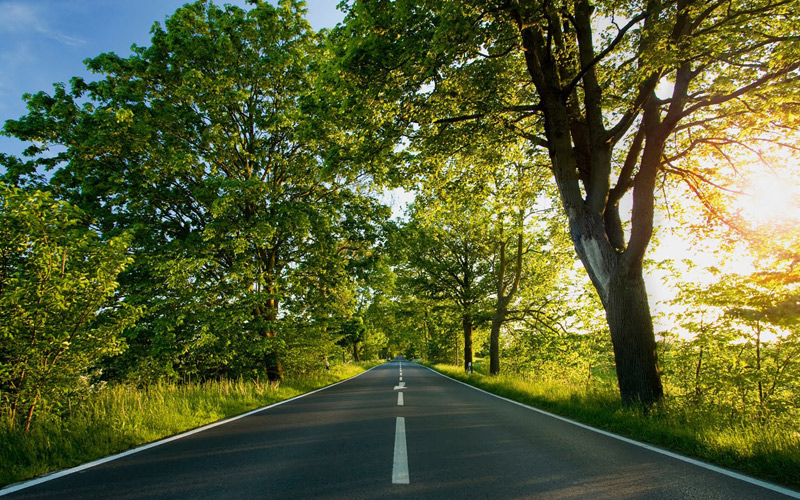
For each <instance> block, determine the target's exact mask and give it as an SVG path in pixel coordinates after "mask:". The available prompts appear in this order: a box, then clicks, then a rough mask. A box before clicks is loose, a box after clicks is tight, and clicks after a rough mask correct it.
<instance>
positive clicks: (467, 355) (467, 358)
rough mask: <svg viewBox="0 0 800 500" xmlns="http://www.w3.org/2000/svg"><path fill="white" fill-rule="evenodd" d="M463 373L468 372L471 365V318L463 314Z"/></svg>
mask: <svg viewBox="0 0 800 500" xmlns="http://www.w3.org/2000/svg"><path fill="white" fill-rule="evenodd" d="M462 319H463V321H462V323H463V326H464V371H469V368H470V366H471V365H472V316H471V315H470V314H464V317H463V318H462Z"/></svg>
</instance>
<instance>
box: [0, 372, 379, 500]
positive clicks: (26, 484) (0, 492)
mask: <svg viewBox="0 0 800 500" xmlns="http://www.w3.org/2000/svg"><path fill="white" fill-rule="evenodd" d="M379 366H382V365H376V366H373V367H372V368H370V369H369V370H365V371H363V372H361V373H359V374H358V375H353V376H352V377H350V378H346V379H344V380H340V381H338V382H336V383H333V384H331V385H326V386H325V387H320V388H319V389H316V390H313V391H311V392H307V393H305V394H300V395H299V396H295V397H293V398H289V399H284V400H283V401H278V402H277V403H273V404H271V405H269V406H264V407H261V408H257V409H255V410H251V411H249V412H247V413H242V414H241V415H236V416H235V417H230V418H226V419H225V420H218V421H217V422H212V423H210V424H207V425H204V426H202V427H198V428H196V429H192V430H190V431H186V432H183V433H181V434H176V435H174V436H170V437H167V438H164V439H160V440H158V441H153V442H152V443H147V444H145V445H142V446H139V447H138V448H133V449H131V450H128V451H123V452H122V453H117V454H116V455H109V456H107V457H104V458H100V459H97V460H95V461H93V462H87V463H85V464H81V465H78V466H75V467H72V468H70V469H63V470H60V471H56V472H51V473H49V474H46V475H44V476H40V477H37V478H34V479H30V480H28V481H23V482H20V483H15V484H10V485H8V486H6V487H4V488H2V489H0V497H2V496H5V495H10V494H11V493H14V492H17V491H20V490H24V489H26V488H30V487H32V486H36V485H39V484H42V483H46V482H48V481H52V480H53V479H58V478H60V477H64V476H69V475H70V474H75V473H76V472H81V471H85V470H86V469H91V468H92V467H97V466H98V465H102V464H105V463H108V462H113V461H114V460H118V459H120V458H124V457H127V456H130V455H134V454H136V453H139V452H142V451H145V450H149V449H150V448H155V447H156V446H161V445H162V444H167V443H170V442H172V441H177V440H178V439H182V438H185V437H188V436H191V435H193V434H197V433H199V432H203V431H205V430H208V429H212V428H214V427H218V426H220V425H225V424H228V423H231V422H233V421H235V420H239V419H242V418H245V417H249V416H250V415H255V414H256V413H260V412H262V411H265V410H269V409H270V408H275V407H276V406H280V405H283V404H286V403H291V402H292V401H296V400H298V399H300V398H304V397H306V396H310V395H312V394H314V393H317V392H320V391H324V390H325V389H330V388H331V387H334V386H337V385H339V384H343V383H344V382H347V381H349V380H353V379H354V378H356V377H360V376H361V375H364V374H365V373H367V372H368V371H372V370H373V369H375V368H377V367H379Z"/></svg>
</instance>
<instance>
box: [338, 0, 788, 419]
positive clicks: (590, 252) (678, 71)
mask: <svg viewBox="0 0 800 500" xmlns="http://www.w3.org/2000/svg"><path fill="white" fill-rule="evenodd" d="M797 10H798V2H797V0H752V1H744V2H736V3H732V2H726V1H712V2H705V1H703V2H700V1H692V0H647V1H639V2H627V1H625V2H622V1H617V0H605V1H598V2H590V1H589V0H562V1H556V2H551V1H535V0H533V1H521V0H462V1H455V2H437V1H434V0H399V1H396V2H391V3H387V2H382V1H379V0H355V1H354V2H352V3H349V4H348V15H347V21H346V25H345V26H344V27H343V28H342V29H341V30H340V31H339V33H338V34H337V37H338V38H337V40H338V41H339V45H340V47H342V48H341V51H340V56H341V61H342V68H343V69H345V70H346V71H348V73H349V75H351V77H350V82H351V83H353V84H355V85H358V86H361V88H362V89H366V90H364V91H363V92H362V93H363V98H362V99H361V102H362V103H363V106H364V107H363V109H362V110H361V111H364V112H366V111H367V110H369V109H372V110H373V111H372V118H373V120H372V122H371V123H372V124H371V125H367V130H369V131H370V132H371V133H375V134H379V135H380V136H382V137H387V136H390V135H392V134H394V137H395V138H396V139H397V140H398V141H399V142H400V143H404V144H406V145H408V146H411V147H414V146H417V149H416V151H418V152H423V151H425V148H426V147H427V145H430V144H431V143H432V141H434V142H436V144H437V146H436V147H438V148H443V147H451V148H453V149H456V148H461V147H469V145H470V144H472V143H475V142H478V141H481V140H484V139H485V137H486V136H487V135H489V134H490V135H491V136H492V137H496V136H497V134H498V133H500V132H499V131H502V132H504V133H508V134H516V135H518V136H522V137H525V138H527V139H529V141H530V144H531V146H532V148H534V151H532V152H531V154H538V153H537V152H536V150H538V151H542V152H546V154H547V155H548V156H549V158H550V163H551V169H552V172H553V175H554V177H555V180H556V183H557V185H558V189H559V193H560V197H561V202H562V206H563V209H564V212H565V214H566V215H567V218H568V220H569V227H570V233H571V236H572V241H573V243H574V247H575V250H576V251H577V253H578V255H579V257H580V259H581V261H582V262H583V264H584V267H585V268H586V270H587V272H588V274H589V276H590V278H591V280H592V283H593V284H594V287H595V289H596V290H597V293H598V295H599V297H600V299H601V301H602V304H603V306H604V308H605V311H606V317H607V321H608V325H609V328H610V331H611V338H612V343H613V348H614V355H615V360H616V367H617V377H618V382H619V387H620V392H621V395H622V399H623V401H625V402H627V403H630V402H635V401H640V402H642V403H645V404H649V403H653V402H656V401H658V400H660V399H661V397H662V396H663V389H662V385H661V378H660V373H659V368H658V360H657V353H656V343H655V338H654V333H653V326H652V319H651V314H650V308H649V304H648V300H647V293H646V289H645V283H644V279H643V277H642V272H643V259H644V256H645V253H646V251H647V248H648V244H649V242H650V240H651V237H652V234H653V214H654V197H655V190H656V186H657V184H658V182H657V181H658V177H659V172H660V171H661V169H662V168H663V165H664V159H665V157H669V158H670V159H671V161H672V165H673V166H674V165H675V164H676V163H679V162H681V161H682V160H683V159H686V158H689V157H691V154H692V148H693V147H695V146H696V145H697V144H700V143H702V141H698V139H702V138H704V137H707V136H708V130H709V129H710V128H713V129H714V132H715V133H721V134H723V135H727V136H728V137H730V138H731V140H733V141H741V140H747V139H748V134H747V130H748V129H747V127H751V126H759V127H780V126H781V117H782V116H785V115H786V114H787V113H789V112H790V111H791V110H795V111H796V106H797V98H796V94H797V92H798V88H800V86H798V85H797V80H798V74H797V71H798V68H800V59H799V58H798V54H800V47H798V45H799V44H800V28H799V27H798V25H797V21H796V12H797ZM376 103H379V106H381V107H378V108H376V107H375V106H376ZM351 109H353V110H357V109H358V108H357V107H354V106H352V105H351ZM375 109H378V110H380V111H382V112H381V113H375V111H374V110H375ZM365 116H366V114H365ZM743 117H745V118H746V117H761V118H760V119H755V118H753V119H743ZM764 118H769V119H764ZM725 123H728V124H729V125H730V127H729V128H726V127H725V126H723V124H725ZM712 125H713V126H712ZM403 137H405V138H406V139H405V140H403V139H402V138H403ZM415 141H417V142H416V143H415ZM414 159H416V158H413V156H412V160H414ZM673 171H677V170H675V169H673ZM681 172H682V175H689V176H691V175H692V168H691V164H687V165H686V169H684V170H682V171H681ZM628 193H631V194H632V210H631V213H630V217H629V218H628V217H627V214H626V213H624V212H622V213H621V210H620V202H621V201H622V200H623V197H625V195H626V194H628Z"/></svg>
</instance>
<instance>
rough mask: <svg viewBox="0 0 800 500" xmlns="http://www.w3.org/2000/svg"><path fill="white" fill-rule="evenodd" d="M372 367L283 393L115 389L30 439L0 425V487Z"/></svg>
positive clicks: (236, 387)
mask: <svg viewBox="0 0 800 500" xmlns="http://www.w3.org/2000/svg"><path fill="white" fill-rule="evenodd" d="M374 364H375V363H373V364H359V365H352V364H351V365H340V366H335V367H332V368H331V372H330V373H320V374H315V375H305V376H302V377H295V378H292V379H290V380H286V381H284V382H283V383H281V384H280V385H279V386H273V385H271V384H270V383H269V382H268V381H256V380H250V381H248V380H241V379H240V380H235V381H231V380H219V381H209V382H204V383H200V384H156V385H152V386H149V387H145V388H137V387H132V386H127V385H111V386H108V387H105V388H103V389H102V390H99V391H98V392H97V393H96V394H95V395H94V396H93V397H91V398H90V399H89V400H88V401H86V402H85V403H84V404H82V405H80V406H79V407H77V408H75V409H73V411H72V412H71V414H69V415H67V416H64V417H63V418H59V417H55V416H49V417H48V416H45V417H42V418H41V419H40V420H38V421H37V422H35V424H34V425H33V426H32V428H31V430H30V432H28V433H25V432H23V431H22V429H20V428H19V427H16V428H9V427H8V426H5V425H3V426H0V486H2V485H7V484H10V483H14V482H17V481H22V480H25V479H29V478H31V477H35V476H38V475H41V474H44V473H47V472H51V471H54V470H58V469H63V468H66V467H72V466H75V465H78V464H81V463H84V462H88V461H91V460H95V459H97V458H101V457H104V456H107V455H110V454H114V453H118V452H122V451H125V450H127V449H130V448H133V447H135V446H138V445H141V444H145V443H148V442H152V441H156V440H158V439H161V438H164V437H167V436H171V435H174V434H177V433H180V432H183V431H187V430H190V429H193V428H196V427H199V426H202V425H205V424H209V423H211V422H216V421H218V420H221V419H224V418H228V417H232V416H235V415H239V414H241V413H244V412H246V411H249V410H253V409H255V408H260V407H262V406H266V405H269V404H272V403H276V402H278V401H283V400H285V399H288V398H291V397H294V396H297V395H300V394H303V393H306V392H309V391H312V390H314V389H318V388H320V387H323V386H326V385H329V384H332V383H334V382H337V381H339V380H343V379H346V378H349V377H352V376H354V375H357V374H359V373H361V372H363V371H364V370H366V369H367V368H369V367H370V366H373V365H374Z"/></svg>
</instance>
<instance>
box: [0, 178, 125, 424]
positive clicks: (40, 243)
mask: <svg viewBox="0 0 800 500" xmlns="http://www.w3.org/2000/svg"><path fill="white" fill-rule="evenodd" d="M84 221H85V215H84V214H83V212H81V211H80V210H78V209H77V208H75V207H73V206H72V205H69V204H68V203H65V202H58V201H55V200H54V199H53V198H52V196H51V195H50V194H49V193H47V192H42V191H32V192H30V193H28V192H25V191H21V190H19V189H17V188H12V187H8V186H6V185H5V184H0V390H1V391H2V400H1V401H0V409H2V411H3V413H4V414H5V416H6V417H7V419H8V420H7V423H8V425H9V426H11V427H14V426H15V425H16V424H17V423H18V422H23V423H24V428H25V429H26V430H27V429H28V428H29V427H30V425H31V422H32V421H33V418H34V412H35V410H38V411H40V412H48V411H50V410H63V408H60V406H61V405H62V404H63V401H64V399H66V398H68V397H69V395H71V394H72V395H74V394H76V393H80V392H82V391H86V389H87V379H88V377H89V376H90V375H91V373H90V371H91V369H92V368H96V367H97V365H98V361H99V360H100V358H101V357H102V356H104V355H111V354H118V353H120V352H121V351H122V350H123V349H124V347H125V345H124V342H123V341H122V339H121V338H120V334H121V332H122V330H123V329H124V328H126V327H128V326H130V325H131V324H132V322H133V321H135V319H136V317H137V315H138V311H137V310H136V309H135V308H133V307H131V306H129V305H127V304H126V303H125V302H123V300H122V298H121V297H120V296H119V295H118V294H117V293H116V289H117V281H116V280H117V275H118V274H119V273H120V272H121V271H122V270H123V269H124V268H125V266H126V265H128V264H129V263H130V260H131V259H130V257H129V256H128V255H127V246H128V244H129V241H130V239H129V238H127V237H125V236H119V237H115V238H111V239H109V240H108V241H103V240H101V238H100V237H99V236H98V234H97V233H96V232H95V231H92V230H91V229H87V228H86V227H85V224H84Z"/></svg>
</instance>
